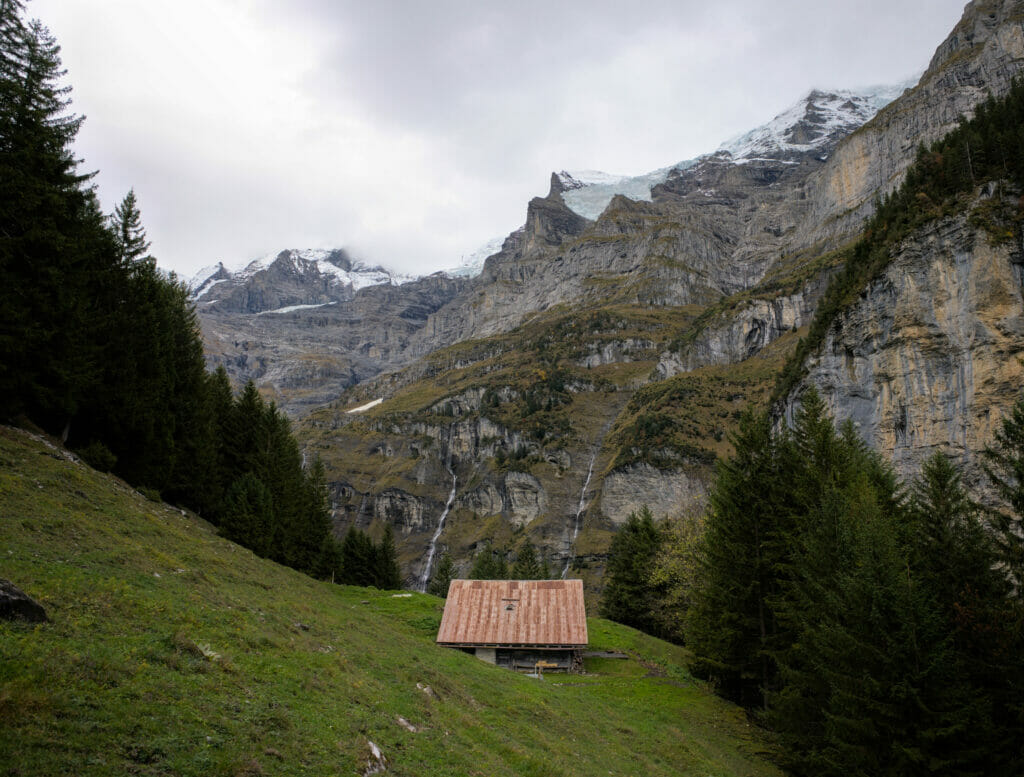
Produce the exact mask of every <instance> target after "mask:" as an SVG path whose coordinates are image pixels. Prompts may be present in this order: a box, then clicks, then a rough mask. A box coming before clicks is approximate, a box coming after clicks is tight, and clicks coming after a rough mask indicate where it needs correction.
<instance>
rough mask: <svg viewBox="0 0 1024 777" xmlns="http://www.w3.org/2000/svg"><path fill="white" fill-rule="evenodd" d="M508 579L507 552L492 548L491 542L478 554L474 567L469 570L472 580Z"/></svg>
mask: <svg viewBox="0 0 1024 777" xmlns="http://www.w3.org/2000/svg"><path fill="white" fill-rule="evenodd" d="M507 578H508V561H507V560H506V558H505V551H504V550H498V549H496V548H493V547H491V544H490V542H488V543H487V544H486V545H484V548H483V549H482V550H481V551H480V552H479V553H477V554H476V557H475V558H474V559H473V567H472V569H470V570H469V579H470V580H505V579H507Z"/></svg>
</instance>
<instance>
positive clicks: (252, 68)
mask: <svg viewBox="0 0 1024 777" xmlns="http://www.w3.org/2000/svg"><path fill="white" fill-rule="evenodd" d="M963 5H964V0H856V1H854V0H842V1H841V2H840V1H836V2H833V0H777V1H776V2H764V0H712V1H711V2H708V0H701V2H692V1H691V0H646V1H645V2H642V3H636V2H623V0H614V2H612V1H610V0H608V1H606V0H572V1H571V2H562V1H561V0H536V1H535V0H504V1H503V2H492V1H491V0H429V1H428V0H406V1H405V2H397V1H395V0H357V1H354V2H349V1H348V0H288V1H287V2H285V1H284V0H173V2H168V0H31V2H29V3H28V10H29V13H30V15H32V16H34V17H38V18H39V19H41V20H42V21H43V22H44V23H45V24H46V25H47V26H49V27H50V29H51V31H52V32H53V34H54V35H55V36H56V38H57V40H58V42H59V43H60V44H61V46H62V48H63V59H64V65H65V67H66V68H67V70H68V77H67V78H68V83H69V84H70V85H71V86H72V87H73V92H72V99H73V105H74V109H75V111H76V112H77V113H80V114H84V115H85V116H86V117H87V119H86V122H85V125H84V127H83V129H82V131H81V133H80V134H79V138H78V142H77V151H78V154H79V156H81V157H82V158H83V159H84V160H85V164H84V167H85V168H86V169H89V170H97V169H98V170H99V176H98V177H97V179H96V181H97V184H98V187H99V192H100V196H101V199H102V201H103V205H104V209H105V210H108V211H110V210H112V209H113V207H114V205H115V204H116V203H117V202H118V201H119V200H120V199H121V198H122V197H123V196H124V194H125V193H126V192H127V191H128V189H129V188H130V187H134V189H135V192H136V194H137V196H138V198H139V203H140V206H141V208H142V215H143V219H144V222H145V225H146V228H147V230H148V233H149V237H150V239H151V240H152V242H153V246H152V249H151V250H152V252H153V253H154V255H156V256H157V257H158V259H159V261H160V264H161V265H163V266H165V267H168V268H172V269H175V270H177V271H178V272H179V273H184V274H191V273H193V272H195V271H196V270H198V269H199V268H200V267H201V266H203V265H209V264H212V263H214V262H216V261H221V260H223V261H225V262H226V263H228V264H229V265H230V264H236V263H240V262H242V261H244V260H247V259H251V258H255V257H257V256H262V255H265V254H268V253H270V252H276V251H278V250H280V249H283V248H307V247H308V248H326V247H339V246H340V247H347V248H349V249H350V250H351V251H352V252H353V253H354V254H355V255H357V256H359V257H361V258H364V259H366V260H368V261H370V262H374V263H382V264H384V265H386V266H390V267H394V268H396V269H401V270H405V271H414V272H429V271H432V270H435V269H440V268H446V267H452V266H454V265H456V264H458V263H459V260H460V257H461V256H463V255H465V254H468V253H470V252H472V251H474V250H475V249H476V248H478V247H479V246H480V245H481V244H483V243H484V242H486V241H487V240H489V239H491V238H493V237H496V236H501V235H505V234H507V233H508V232H510V231H512V230H513V229H515V228H516V227H518V226H520V225H521V224H522V223H523V221H524V218H525V213H526V203H527V201H528V200H529V199H530V197H533V196H536V195H544V194H546V193H547V189H548V179H549V175H550V173H551V171H553V170H561V169H567V170H585V169H596V170H604V171H607V172H612V173H629V174H639V173H644V172H647V171H650V170H653V169H656V168H660V167H664V166H666V165H669V164H672V163H674V162H678V161H681V160H684V159H689V158H692V157H694V156H697V155H698V154H701V153H705V152H709V151H713V150H714V149H715V148H716V147H717V146H718V145H719V144H720V143H721V142H723V141H725V140H727V139H728V138H730V137H732V136H735V135H737V134H739V133H741V132H744V131H746V130H748V129H751V128H753V127H754V126H757V125H758V124H762V123H764V122H766V121H768V120H770V119H771V118H772V117H773V116H775V115H776V114H777V113H780V112H781V111H782V110H784V109H785V108H786V107H788V106H789V105H790V104H792V103H793V102H795V101H796V100H797V99H799V98H800V97H801V96H802V95H803V94H805V93H806V92H807V91H808V90H809V89H810V88H812V87H825V88H829V87H831V88H853V87H858V86H869V85H874V84H880V83H896V82H899V81H901V80H903V79H905V78H907V77H908V76H910V75H912V74H915V73H917V72H919V71H921V70H923V69H924V68H925V67H926V66H927V64H928V61H929V59H930V58H931V56H932V54H933V53H934V50H935V48H936V47H937V46H938V44H939V43H940V42H941V41H942V40H943V39H944V38H945V37H946V35H947V34H948V33H949V31H950V30H951V29H952V27H953V26H954V24H955V23H956V22H957V20H958V19H959V18H960V15H961V13H962V9H963Z"/></svg>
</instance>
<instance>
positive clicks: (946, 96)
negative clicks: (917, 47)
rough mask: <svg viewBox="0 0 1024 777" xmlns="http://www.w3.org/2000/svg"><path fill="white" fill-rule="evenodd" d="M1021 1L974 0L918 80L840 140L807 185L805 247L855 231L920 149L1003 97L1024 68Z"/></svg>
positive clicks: (801, 242)
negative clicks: (989, 101) (982, 106)
mask: <svg viewBox="0 0 1024 777" xmlns="http://www.w3.org/2000/svg"><path fill="white" fill-rule="evenodd" d="M1022 11H1024V8H1022V5H1021V3H1020V0H976V1H975V2H970V3H968V4H967V7H966V8H965V10H964V15H963V18H962V19H961V21H960V23H959V24H957V26H956V27H955V28H954V29H953V31H952V32H951V33H950V34H949V36H948V37H947V38H946V40H945V41H944V42H943V43H942V44H941V45H940V46H939V47H938V49H937V50H936V51H935V54H934V56H933V57H932V60H931V62H930V64H929V65H928V69H927V70H926V71H925V73H924V75H923V76H922V77H921V80H920V82H919V83H918V85H917V86H916V87H915V88H914V89H912V90H910V91H909V92H908V93H906V94H905V95H904V96H903V97H902V98H900V99H899V100H897V101H895V102H893V103H892V104H890V105H889V106H887V107H885V108H883V109H882V110H881V111H880V112H879V113H878V115H877V116H875V118H874V119H873V120H872V121H870V122H869V123H868V124H866V125H865V126H864V127H863V128H861V129H860V130H858V131H857V132H854V133H853V134H852V135H850V136H849V137H847V138H846V139H845V140H844V141H843V142H842V143H841V144H839V146H838V148H837V149H836V151H835V153H834V154H833V156H832V158H831V159H830V160H829V163H828V164H827V165H826V166H825V168H824V169H822V170H821V171H820V172H819V173H817V174H815V175H814V176H812V177H811V178H810V179H809V180H808V182H807V186H806V195H807V199H808V201H809V204H810V209H809V212H808V219H807V220H806V221H805V222H804V224H803V225H802V226H801V228H800V244H801V245H812V244H814V243H816V242H818V241H820V240H822V239H825V238H836V237H837V236H841V235H844V234H848V233H849V232H850V231H851V229H856V228H857V227H858V226H859V224H860V223H861V222H862V220H863V219H864V217H865V216H867V215H869V214H870V211H871V204H872V202H873V201H874V198H875V196H876V195H878V194H882V193H887V192H889V191H891V190H892V189H894V188H895V187H896V186H898V185H899V184H900V183H901V182H902V180H903V175H904V173H905V172H906V170H907V168H908V167H909V166H910V164H911V162H913V160H914V156H915V150H916V148H917V147H918V146H919V145H921V144H925V145H928V144H930V143H932V142H934V141H936V140H938V139H939V138H941V137H942V136H943V135H945V134H946V133H948V132H949V131H951V130H953V129H955V128H956V126H957V124H958V123H959V121H960V117H961V116H967V117H970V116H972V115H973V113H974V109H975V107H976V106H977V105H978V104H979V103H980V102H982V101H983V100H985V99H986V97H988V95H989V94H992V95H994V96H999V95H1002V94H1005V93H1006V92H1007V91H1008V90H1009V87H1010V83H1011V81H1012V80H1013V78H1014V76H1016V75H1017V74H1019V73H1020V70H1021V67H1022V66H1024V16H1022Z"/></svg>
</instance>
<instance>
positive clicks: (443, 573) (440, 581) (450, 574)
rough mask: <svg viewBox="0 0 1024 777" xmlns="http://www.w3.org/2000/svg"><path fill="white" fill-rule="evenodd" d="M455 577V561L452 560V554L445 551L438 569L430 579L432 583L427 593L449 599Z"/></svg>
mask: <svg viewBox="0 0 1024 777" xmlns="http://www.w3.org/2000/svg"><path fill="white" fill-rule="evenodd" d="M454 577H455V563H454V562H453V561H452V556H451V554H450V553H449V552H448V551H445V552H444V554H442V556H441V560H440V561H439V562H438V564H437V569H436V570H434V576H433V577H432V578H431V580H430V585H428V586H427V593H428V594H433V595H434V596H440V597H441V598H442V599H447V598H448V587H449V586H450V585H451V582H452V580H453V579H454Z"/></svg>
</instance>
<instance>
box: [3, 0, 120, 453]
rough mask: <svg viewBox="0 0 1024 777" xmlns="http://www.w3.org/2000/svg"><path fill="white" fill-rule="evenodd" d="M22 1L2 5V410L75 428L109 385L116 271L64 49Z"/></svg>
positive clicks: (49, 425) (51, 426) (56, 427)
mask: <svg viewBox="0 0 1024 777" xmlns="http://www.w3.org/2000/svg"><path fill="white" fill-rule="evenodd" d="M21 12H22V7H21V4H20V3H17V2H5V3H4V4H3V5H2V7H0V31H2V32H0V47H2V50H0V310H3V311H4V315H3V317H2V320H0V363H2V364H3V365H4V368H5V369H4V370H2V371H0V417H2V418H4V419H7V418H11V417H13V416H14V415H16V414H18V413H25V414H27V415H28V416H29V417H31V418H32V419H33V420H34V421H35V422H36V423H37V424H39V425H41V426H43V427H44V428H46V429H48V430H50V431H53V432H55V433H58V434H60V433H62V432H63V433H64V436H65V437H66V436H67V431H68V430H69V428H70V425H71V422H72V420H73V418H74V416H75V415H76V413H77V411H78V409H79V404H80V402H81V400H82V398H83V397H85V396H89V395H90V394H91V393H93V392H94V391H95V390H96V386H97V385H98V378H97V365H98V361H99V360H98V352H99V349H100V346H101V344H102V342H103V340H102V332H103V329H104V325H105V323H106V320H105V316H106V313H107V311H108V310H109V309H110V303H111V302H112V301H113V300H112V299H111V298H110V296H109V295H110V293H111V290H113V289H116V287H117V283H116V279H114V278H113V277H112V276H114V275H115V274H116V267H115V266H114V264H113V263H112V262H111V261H110V256H111V242H110V236H109V234H108V233H107V231H106V229H105V225H104V223H103V217H102V215H101V214H100V212H99V207H98V204H97V202H96V198H95V195H94V194H93V192H92V191H91V190H90V189H89V188H88V187H87V185H86V184H87V182H88V179H89V178H90V176H88V175H82V174H79V173H78V172H77V162H76V160H75V158H74V156H73V154H72V149H71V145H72V142H73V140H74V138H75V135H76V134H77V132H78V129H79V127H80V125H81V121H82V120H81V118H80V117H77V116H75V115H73V114H71V113H69V111H68V108H69V105H70V101H69V99H68V97H67V95H68V93H69V87H65V86H61V85H60V80H61V79H62V77H63V75H64V71H63V70H62V68H61V62H60V47H59V46H58V45H57V43H56V41H55V40H54V39H53V37H52V36H51V35H50V33H49V32H48V31H47V30H46V28H45V27H43V26H42V25H41V24H39V23H38V22H33V23H31V24H28V25H26V24H25V23H24V22H23V21H22V19H21Z"/></svg>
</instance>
